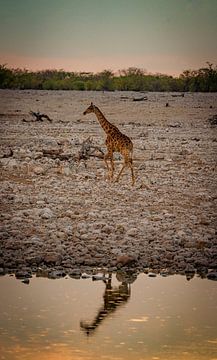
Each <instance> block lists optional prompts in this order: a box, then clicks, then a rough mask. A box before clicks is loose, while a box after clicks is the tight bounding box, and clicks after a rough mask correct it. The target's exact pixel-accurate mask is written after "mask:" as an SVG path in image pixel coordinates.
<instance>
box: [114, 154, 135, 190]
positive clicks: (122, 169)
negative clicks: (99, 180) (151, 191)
mask: <svg viewBox="0 0 217 360" xmlns="http://www.w3.org/2000/svg"><path fill="white" fill-rule="evenodd" d="M125 167H129V168H130V170H131V176H132V185H134V183H135V176H134V171H133V162H132V159H128V158H125V161H124V164H123V166H122V168H121V170H120V172H119V174H118V176H117V178H116V182H118V181H119V179H120V177H121V175H122V173H123V171H124V169H125Z"/></svg>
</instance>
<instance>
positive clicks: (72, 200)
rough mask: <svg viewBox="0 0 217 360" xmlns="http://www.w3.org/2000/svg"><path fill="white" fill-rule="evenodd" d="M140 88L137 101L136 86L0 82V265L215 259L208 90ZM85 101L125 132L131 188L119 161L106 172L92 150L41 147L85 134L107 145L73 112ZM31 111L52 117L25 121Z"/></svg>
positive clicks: (212, 98)
mask: <svg viewBox="0 0 217 360" xmlns="http://www.w3.org/2000/svg"><path fill="white" fill-rule="evenodd" d="M146 95H147V97H148V100H147V101H139V102H135V101H133V97H139V96H142V94H135V93H129V92H127V93H123V92H122V93H120V92H110V93H107V92H106V93H102V92H76V91H74V92H71V91H51V92H49V91H9V90H1V91H0V124H1V149H0V150H1V154H0V155H1V159H0V166H1V167H0V169H1V209H2V210H1V233H0V235H1V242H0V273H2V274H3V273H7V272H14V271H16V272H17V273H18V272H20V273H21V275H22V273H23V275H24V274H25V273H26V274H27V276H28V274H30V273H31V272H37V271H38V269H48V270H49V269H51V268H52V269H56V270H58V271H60V272H61V271H64V272H66V273H73V272H74V273H76V271H78V272H79V269H85V270H86V271H88V270H91V269H92V268H95V267H102V266H104V267H107V268H109V269H110V270H115V269H116V268H119V267H121V266H124V265H127V266H128V267H133V268H134V269H135V270H136V271H144V270H145V269H147V268H148V269H152V271H162V270H164V271H165V272H168V271H169V272H179V273H186V274H194V273H195V272H196V271H197V272H198V273H199V274H200V275H201V276H206V274H207V272H208V271H210V270H209V269H212V271H213V270H215V269H216V267H217V242H216V203H217V192H216V188H217V187H216V148H217V134H216V131H217V130H216V127H211V126H210V123H209V121H208V118H209V117H211V116H212V115H214V114H217V94H190V93H187V94H185V96H184V97H179V96H178V97H174V96H173V95H174V94H171V93H147V94H146ZM125 97H126V98H125ZM91 101H93V102H94V103H95V104H96V105H97V106H98V107H99V108H100V109H101V110H102V112H103V113H104V115H105V116H106V117H107V119H108V120H109V121H110V122H112V123H114V124H115V125H117V126H118V127H119V129H120V130H121V131H122V132H123V133H125V134H126V135H128V136H130V137H131V138H132V140H133V143H134V168H135V173H136V184H135V186H134V187H132V186H131V182H130V173H128V172H127V171H126V172H125V175H124V176H123V178H121V180H120V182H119V183H110V182H109V181H107V180H106V177H105V175H106V172H105V166H104V162H103V160H101V159H97V158H91V159H90V160H87V161H86V163H85V162H84V161H81V162H80V163H78V162H76V161H75V160H74V159H73V158H72V159H71V161H59V160H53V159H50V158H48V157H44V156H43V153H42V150H43V149H49V150H53V149H60V148H61V149H63V153H67V154H68V153H70V154H75V155H77V153H78V151H79V149H80V146H81V143H82V141H84V140H85V139H87V138H88V137H89V136H91V138H92V139H93V142H94V143H95V144H96V145H98V146H100V147H102V149H103V150H105V146H104V139H105V135H104V132H103V130H102V129H101V128H100V126H99V124H98V122H97V119H96V117H95V115H93V114H91V115H86V116H85V117H84V116H83V115H82V114H83V111H84V110H85V109H86V108H87V106H88V105H89V104H90V102H91ZM166 103H168V104H169V106H167V107H166ZM30 110H33V111H40V112H42V113H46V114H47V115H49V117H51V118H52V119H53V121H52V123H50V122H49V121H46V120H45V121H43V122H32V121H31V119H32V118H31V116H30V115H29V111H30ZM23 119H25V120H26V121H27V122H24V121H23ZM10 149H11V150H12V151H13V156H10V151H11V150H10ZM115 157H116V164H117V165H116V172H117V171H118V170H117V168H119V167H120V166H121V163H120V157H119V156H118V154H117V155H116V156H115Z"/></svg>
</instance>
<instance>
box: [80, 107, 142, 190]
mask: <svg viewBox="0 0 217 360" xmlns="http://www.w3.org/2000/svg"><path fill="white" fill-rule="evenodd" d="M90 113H94V114H95V115H96V117H97V119H98V121H99V124H100V125H101V127H102V129H103V130H104V131H105V133H106V135H107V137H106V141H105V144H106V147H107V153H106V154H105V155H104V161H105V164H106V168H107V171H108V175H109V178H110V180H113V175H114V160H113V153H114V152H119V153H120V154H121V155H122V156H123V158H124V163H123V165H122V168H121V170H120V172H119V174H118V176H117V178H116V180H115V181H116V182H118V181H119V179H120V177H121V175H122V173H123V171H124V169H125V168H127V167H129V168H130V170H131V177H132V185H134V183H135V176H134V172H133V159H132V155H133V143H132V141H131V140H130V138H129V137H128V136H126V135H124V134H122V133H121V132H120V130H119V129H118V128H117V127H116V126H115V125H113V124H111V123H110V122H109V121H108V120H107V119H106V118H105V116H104V115H103V113H102V112H101V111H100V110H99V108H98V107H97V106H95V105H93V103H91V104H90V106H89V107H88V108H87V109H86V110H85V111H84V113H83V114H84V115H86V114H90ZM109 160H110V164H111V169H110V168H109V165H108V161H109Z"/></svg>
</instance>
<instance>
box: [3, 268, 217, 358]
mask: <svg viewBox="0 0 217 360" xmlns="http://www.w3.org/2000/svg"><path fill="white" fill-rule="evenodd" d="M123 279H124V277H123V276H121V275H115V274H113V275H112V281H109V280H108V281H107V283H105V282H103V281H92V279H81V280H76V279H72V278H64V279H60V280H50V279H45V278H32V279H31V281H30V284H29V285H25V284H23V283H22V282H21V281H19V280H16V279H15V278H14V277H9V276H4V277H1V278H0V306H1V311H0V359H1V360H3V359H4V360H45V359H46V360H93V359H94V360H95V359H103V360H122V359H123V360H125V359H127V360H152V359H153V360H155V359H156V360H157V359H161V360H172V359H173V360H202V359H203V360H214V359H215V360H217V325H216V324H217V283H216V282H214V281H209V280H205V279H200V278H197V277H195V278H193V279H192V280H190V281H187V280H186V278H185V277H182V276H179V275H174V276H170V277H161V276H157V277H155V278H151V277H148V276H147V275H145V274H141V275H139V276H138V277H137V278H136V277H133V278H131V279H129V282H131V284H130V285H129V283H128V284H126V283H125V281H123Z"/></svg>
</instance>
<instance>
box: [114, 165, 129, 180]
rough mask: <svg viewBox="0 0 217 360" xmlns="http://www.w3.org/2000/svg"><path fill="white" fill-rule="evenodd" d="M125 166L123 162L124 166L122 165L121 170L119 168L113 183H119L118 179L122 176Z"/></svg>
mask: <svg viewBox="0 0 217 360" xmlns="http://www.w3.org/2000/svg"><path fill="white" fill-rule="evenodd" d="M126 166H127V163H126V162H124V164H123V166H122V168H121V170H120V172H119V174H118V176H117V178H116V180H115V182H118V181H119V179H120V177H121V175H122V173H123V171H124V169H125V167H126Z"/></svg>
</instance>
